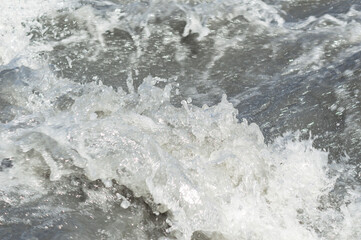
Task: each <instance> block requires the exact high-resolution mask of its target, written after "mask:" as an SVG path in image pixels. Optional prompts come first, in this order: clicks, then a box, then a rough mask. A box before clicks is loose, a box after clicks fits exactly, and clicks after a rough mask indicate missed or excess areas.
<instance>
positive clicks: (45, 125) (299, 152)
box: [2, 75, 359, 239]
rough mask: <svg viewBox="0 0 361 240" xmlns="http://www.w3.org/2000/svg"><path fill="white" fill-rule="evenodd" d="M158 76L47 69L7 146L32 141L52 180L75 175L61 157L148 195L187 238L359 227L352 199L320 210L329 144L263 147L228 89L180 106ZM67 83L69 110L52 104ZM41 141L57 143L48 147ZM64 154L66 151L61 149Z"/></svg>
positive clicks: (303, 234) (22, 148) (26, 146)
mask: <svg viewBox="0 0 361 240" xmlns="http://www.w3.org/2000/svg"><path fill="white" fill-rule="evenodd" d="M34 80H35V81H34ZM159 81H165V80H162V79H159V78H152V77H148V78H146V79H145V80H144V82H143V83H142V84H141V85H140V87H139V88H138V89H137V91H134V92H133V93H130V94H126V93H125V92H124V91H122V90H121V89H119V90H118V91H115V90H114V89H112V88H111V87H107V86H104V85H101V84H100V85H98V84H96V83H90V84H87V85H85V86H81V85H78V84H75V83H71V82H68V81H66V80H61V79H57V78H52V77H51V75H48V78H47V81H46V82H47V84H40V82H37V80H36V79H33V81H29V88H30V89H33V88H34V87H36V89H37V91H39V92H40V93H42V94H44V95H42V94H36V96H37V97H34V98H30V99H29V101H31V104H28V103H26V102H25V103H24V106H25V107H26V108H27V110H28V111H29V112H30V113H31V112H33V114H30V116H31V115H36V116H38V121H40V122H39V124H37V125H35V126H34V127H32V128H27V129H19V130H17V131H16V134H15V133H12V132H6V133H5V132H4V134H5V135H6V136H3V138H4V139H7V142H8V144H6V146H5V145H4V146H3V145H2V149H5V150H4V151H5V152H7V151H10V149H11V148H13V150H11V151H12V152H14V153H15V152H24V154H25V153H26V152H27V151H29V150H30V149H34V150H35V151H36V152H38V153H39V154H40V155H41V156H42V158H43V159H44V161H43V163H42V164H44V163H45V166H47V167H46V168H47V169H49V170H50V172H51V173H50V179H51V180H53V181H55V180H58V179H60V178H61V177H62V176H67V175H69V174H72V172H73V170H72V169H71V168H70V169H69V168H67V167H65V165H64V162H63V161H64V159H69V160H70V161H71V162H72V163H73V165H75V166H77V167H78V168H79V169H83V171H84V173H85V174H86V175H87V177H88V178H89V179H91V180H96V179H102V180H103V182H104V183H107V182H110V180H113V179H114V180H116V181H117V182H118V183H119V184H122V185H125V186H127V187H128V188H130V189H131V190H132V191H134V193H135V195H136V196H142V197H144V198H145V199H146V200H147V201H148V202H149V203H151V205H152V206H153V210H154V211H155V212H157V211H158V212H165V211H168V212H169V213H170V214H169V219H168V223H169V224H170V226H171V227H170V229H169V231H170V232H171V233H172V234H173V235H174V236H176V237H177V238H179V239H190V237H191V235H192V234H193V233H194V232H195V231H204V232H205V233H207V234H209V235H211V234H212V233H213V232H215V233H217V234H221V235H223V236H224V237H225V238H227V239H242V238H243V239H289V236H291V235H292V236H293V239H319V238H321V237H320V236H324V237H326V238H330V236H337V238H341V237H342V238H341V239H350V238H351V237H353V236H354V235H357V230H356V229H357V228H354V227H353V226H351V225H352V224H351V223H355V221H356V220H355V217H357V215H355V214H353V213H352V209H354V208H358V207H359V205H358V203H357V202H356V201H353V205H348V206H346V205H344V207H343V208H342V211H337V210H336V209H332V208H329V209H327V210H320V208H319V207H320V206H321V203H320V198H321V197H322V196H325V195H327V194H328V192H329V191H330V190H331V189H332V187H333V184H334V182H335V179H334V178H330V177H329V176H328V171H327V155H328V154H327V152H324V151H320V150H317V149H315V148H313V147H312V141H310V140H309V141H299V140H297V139H296V140H295V139H294V137H293V135H288V136H284V137H280V138H279V139H277V140H276V141H275V143H274V144H272V145H269V146H267V145H266V144H265V143H264V140H263V135H262V133H261V131H260V130H259V128H258V126H257V125H256V124H248V123H247V122H246V121H244V122H241V123H239V122H238V120H237V118H236V115H237V110H236V109H234V108H233V106H232V104H231V103H229V102H228V101H227V99H226V96H224V97H223V98H222V101H221V102H220V103H219V104H217V105H215V106H212V107H208V106H206V105H205V106H204V107H202V108H198V107H196V106H194V105H192V104H190V103H188V102H186V101H183V102H182V104H183V107H181V108H176V107H174V106H172V105H171V104H170V90H171V85H167V86H166V87H165V88H164V89H160V88H158V87H155V86H154V85H155V84H156V83H157V82H159ZM61 89H63V90H64V89H69V90H71V89H72V90H73V92H79V91H78V90H77V89H81V91H80V92H81V95H79V94H72V91H69V92H68V95H69V96H71V97H72V98H74V100H75V102H74V104H73V105H72V106H71V108H70V109H69V110H65V111H59V110H57V109H55V108H54V105H53V104H52V102H54V101H55V100H56V99H57V98H58V97H59V96H60V95H61V94H64V91H62V90H61ZM41 96H44V98H42V97H41ZM20 100H21V99H19V101H20ZM44 100H47V103H45V104H44ZM25 101H27V100H25ZM41 119H43V120H41ZM19 121H21V118H18V119H17V120H15V121H13V122H14V124H15V123H19ZM14 134H15V135H14ZM34 134H35V135H34ZM45 143H46V144H52V145H51V146H50V145H49V147H45V148H44V146H46V144H45ZM44 144H45V145H44ZM10 146H12V147H11V148H10ZM49 149H53V150H49ZM56 149H59V150H56ZM49 151H50V152H49ZM59 152H60V153H62V154H63V156H58V157H56V154H59ZM7 153H9V152H7ZM55 153H56V154H55ZM4 156H5V155H4ZM20 156H21V155H20ZM17 161H18V163H17V164H16V165H15V167H14V169H12V170H11V171H15V170H16V169H18V170H16V171H25V169H22V168H20V167H17V166H22V165H23V164H19V163H21V162H26V161H25V159H23V160H21V158H20V159H18V160H17ZM29 163H30V164H31V162H29ZM34 164H35V166H38V165H37V164H40V163H36V161H35V162H34ZM331 216H334V217H331ZM320 222H321V223H322V224H320ZM343 228H345V230H343ZM316 229H318V230H319V229H321V230H322V233H321V235H320V233H317V230H316ZM351 239H352V238H351Z"/></svg>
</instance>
